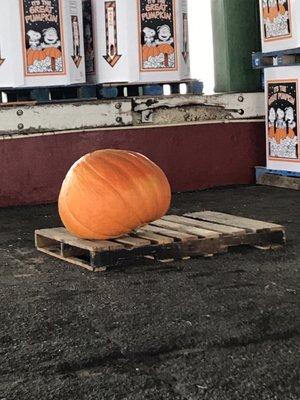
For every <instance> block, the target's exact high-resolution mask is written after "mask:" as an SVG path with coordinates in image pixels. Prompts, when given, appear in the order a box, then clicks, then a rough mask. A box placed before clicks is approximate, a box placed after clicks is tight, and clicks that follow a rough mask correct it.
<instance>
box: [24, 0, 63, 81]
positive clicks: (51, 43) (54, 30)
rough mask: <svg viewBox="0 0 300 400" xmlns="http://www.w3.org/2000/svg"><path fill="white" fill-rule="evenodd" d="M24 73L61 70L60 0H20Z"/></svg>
mask: <svg viewBox="0 0 300 400" xmlns="http://www.w3.org/2000/svg"><path fill="white" fill-rule="evenodd" d="M22 6H23V21H24V22H23V26H24V30H23V31H24V49H25V69H26V74H27V75H37V74H60V73H64V59H63V50H62V48H63V40H62V28H61V14H60V12H61V10H60V0H22Z"/></svg>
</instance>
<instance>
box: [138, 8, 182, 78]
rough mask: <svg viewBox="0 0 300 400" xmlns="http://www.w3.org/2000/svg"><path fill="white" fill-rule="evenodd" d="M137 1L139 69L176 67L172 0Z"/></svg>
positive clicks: (170, 68) (172, 68)
mask: <svg viewBox="0 0 300 400" xmlns="http://www.w3.org/2000/svg"><path fill="white" fill-rule="evenodd" d="M138 1H139V3H140V20H141V22H140V27H141V69H142V70H152V69H154V70H155V69H158V70H162V69H163V70H174V69H176V68H177V65H176V53H177V51H176V41H175V6H174V1H173V0H138Z"/></svg>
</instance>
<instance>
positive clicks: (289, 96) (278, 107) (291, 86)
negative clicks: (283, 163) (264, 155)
mask: <svg viewBox="0 0 300 400" xmlns="http://www.w3.org/2000/svg"><path fill="white" fill-rule="evenodd" d="M297 107H298V104H297V82H295V81H290V82H269V83H268V145H269V157H270V158H276V159H288V160H297V159H298V158H299V140H298V125H297Z"/></svg>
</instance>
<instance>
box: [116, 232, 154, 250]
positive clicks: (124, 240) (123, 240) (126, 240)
mask: <svg viewBox="0 0 300 400" xmlns="http://www.w3.org/2000/svg"><path fill="white" fill-rule="evenodd" d="M115 242H117V243H120V244H124V245H126V246H130V247H143V246H149V245H150V244H151V241H150V240H146V239H142V238H138V237H132V236H128V235H126V236H122V237H120V238H118V239H115Z"/></svg>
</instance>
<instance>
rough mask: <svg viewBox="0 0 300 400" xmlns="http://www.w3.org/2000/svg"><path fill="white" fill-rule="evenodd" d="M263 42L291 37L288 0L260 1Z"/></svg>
mask: <svg viewBox="0 0 300 400" xmlns="http://www.w3.org/2000/svg"><path fill="white" fill-rule="evenodd" d="M262 7H263V24H264V36H265V40H266V41H268V40H272V39H280V38H283V37H289V36H290V35H291V24H290V21H291V15H290V3H289V0H262Z"/></svg>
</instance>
